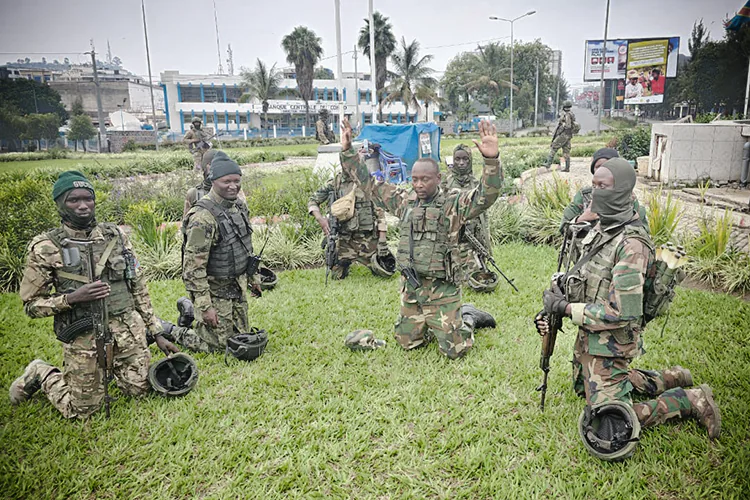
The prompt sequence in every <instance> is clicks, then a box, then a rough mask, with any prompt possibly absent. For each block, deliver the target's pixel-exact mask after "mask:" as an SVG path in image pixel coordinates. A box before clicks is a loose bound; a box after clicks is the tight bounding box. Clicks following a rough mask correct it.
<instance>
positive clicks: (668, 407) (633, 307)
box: [536, 158, 721, 460]
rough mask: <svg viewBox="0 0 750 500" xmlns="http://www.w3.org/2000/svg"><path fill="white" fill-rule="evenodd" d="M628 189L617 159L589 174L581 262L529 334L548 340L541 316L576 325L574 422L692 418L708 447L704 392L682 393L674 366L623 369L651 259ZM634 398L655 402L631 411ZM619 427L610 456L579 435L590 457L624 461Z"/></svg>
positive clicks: (709, 411)
mask: <svg viewBox="0 0 750 500" xmlns="http://www.w3.org/2000/svg"><path fill="white" fill-rule="evenodd" d="M635 181H636V178H635V172H634V171H633V167H632V166H631V165H630V164H629V163H628V162H627V161H625V160H623V159H621V158H614V159H610V160H608V161H606V162H604V164H603V165H602V166H601V167H600V168H599V169H597V170H596V172H595V173H594V179H593V190H592V202H591V210H592V211H593V212H594V213H596V214H597V215H598V223H597V225H596V226H595V227H594V228H593V229H592V230H591V231H590V232H589V234H588V235H587V236H586V238H584V240H583V242H582V244H583V249H582V254H583V257H581V259H580V260H579V261H578V262H577V263H576V265H575V266H574V267H573V269H572V270H571V271H570V272H568V273H567V274H566V275H565V278H564V290H565V293H563V292H562V291H561V290H560V288H559V287H557V286H553V287H552V289H550V290H545V292H544V314H542V315H540V316H538V317H537V320H536V322H537V326H538V328H539V330H540V333H542V334H543V335H546V334H547V333H548V332H549V325H548V324H547V320H546V317H547V316H546V315H560V316H567V317H569V318H571V319H572V321H573V323H574V324H575V325H578V335H577V337H576V342H575V347H574V351H573V382H574V389H575V391H576V393H577V394H578V395H579V396H580V397H584V398H585V399H586V402H587V409H586V412H584V415H583V416H582V418H581V422H586V421H589V420H591V418H592V417H591V416H592V415H594V414H595V413H596V412H597V411H610V410H611V409H612V408H615V407H619V408H621V409H623V408H624V409H625V410H627V412H628V413H629V415H630V416H631V417H630V418H631V421H630V422H629V426H630V427H629V428H630V429H631V431H629V432H632V429H634V428H639V427H640V426H643V427H650V426H654V425H657V424H660V423H664V422H666V421H667V420H669V419H673V418H687V417H695V418H696V419H698V421H699V422H700V423H701V424H702V425H704V426H705V427H707V428H708V435H709V437H711V438H712V439H714V438H717V437H718V436H719V433H720V430H721V416H720V413H719V408H718V407H717V406H716V403H715V402H714V400H713V396H712V392H711V388H710V387H709V386H708V385H702V386H700V388H698V389H684V387H690V386H691V385H692V384H693V378H692V375H691V373H690V371H689V370H686V369H684V368H682V367H680V366H675V367H673V368H670V369H667V370H663V371H651V370H640V369H631V368H629V365H630V362H631V361H632V360H633V359H634V358H635V357H637V356H640V355H641V354H642V353H643V342H642V339H641V333H642V331H643V327H644V325H645V320H644V306H643V304H644V284H645V282H646V272H647V269H649V267H650V265H651V263H652V262H653V259H654V254H653V243H652V242H651V238H650V236H649V233H648V230H647V229H646V228H645V227H644V226H643V223H642V221H641V219H640V216H639V215H638V212H637V211H635V210H634V207H633V197H632V194H633V187H634V186H635ZM634 394H635V395H642V396H647V397H654V398H655V399H651V400H649V401H645V402H639V403H633V401H632V396H633V395H634ZM622 416H623V415H621V417H622ZM618 418H620V417H618ZM626 420H627V417H626ZM635 420H637V421H635ZM620 421H622V419H621V418H620V420H616V421H614V423H613V424H612V425H613V428H615V431H617V432H615V437H612V436H609V438H607V439H609V440H610V445H615V447H617V446H621V448H620V449H619V450H614V453H610V452H607V450H606V446H600V445H601V444H602V442H601V439H602V438H601V436H599V437H597V434H596V432H595V430H594V431H592V430H591V426H584V428H579V430H581V431H582V435H585V436H586V437H585V438H584V442H586V443H588V445H587V446H589V447H590V449H594V454H596V455H597V456H600V457H601V458H604V459H605V460H610V459H622V458H626V457H627V456H629V454H632V451H633V447H634V443H635V441H632V440H631V441H627V440H624V439H622V435H620V437H619V442H618V441H617V440H616V439H615V438H616V437H617V434H618V432H620V430H622V429H620V430H618V426H619V423H618V422H620ZM626 433H627V432H626ZM591 436H594V437H593V438H592V437H591ZM633 438H637V435H636V436H633ZM597 440H598V441H597Z"/></svg>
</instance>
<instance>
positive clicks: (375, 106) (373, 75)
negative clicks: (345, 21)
mask: <svg viewBox="0 0 750 500" xmlns="http://www.w3.org/2000/svg"><path fill="white" fill-rule="evenodd" d="M369 10H370V12H369V14H370V82H371V83H372V99H371V101H372V108H371V114H372V118H371V119H370V123H378V119H377V118H376V116H375V115H376V114H377V109H378V84H377V71H376V70H377V68H376V67H375V16H374V14H373V10H372V0H370V2H369Z"/></svg>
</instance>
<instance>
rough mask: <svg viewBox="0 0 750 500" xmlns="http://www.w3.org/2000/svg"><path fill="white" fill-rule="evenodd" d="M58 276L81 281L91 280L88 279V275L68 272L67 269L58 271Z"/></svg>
mask: <svg viewBox="0 0 750 500" xmlns="http://www.w3.org/2000/svg"><path fill="white" fill-rule="evenodd" d="M57 276H58V277H59V278H65V279H69V280H73V281H80V282H81V283H88V282H89V279H88V277H87V276H82V275H80V274H73V273H68V272H65V271H57Z"/></svg>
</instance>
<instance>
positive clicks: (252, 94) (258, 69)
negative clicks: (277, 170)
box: [240, 59, 282, 137]
mask: <svg viewBox="0 0 750 500" xmlns="http://www.w3.org/2000/svg"><path fill="white" fill-rule="evenodd" d="M281 77H282V75H281V72H279V71H276V64H274V65H273V66H271V69H268V66H266V63H264V62H263V61H261V60H260V59H257V60H256V61H255V69H254V70H252V71H250V70H247V69H244V68H243V70H242V85H243V86H244V87H245V88H246V89H247V92H246V93H244V94H242V96H241V97H240V102H247V101H249V100H250V99H258V100H259V101H260V102H261V104H262V105H263V123H264V124H265V125H264V127H265V129H266V137H268V101H269V99H273V98H275V97H277V96H278V95H279V91H280V90H281V89H280V88H279V84H280V83H281Z"/></svg>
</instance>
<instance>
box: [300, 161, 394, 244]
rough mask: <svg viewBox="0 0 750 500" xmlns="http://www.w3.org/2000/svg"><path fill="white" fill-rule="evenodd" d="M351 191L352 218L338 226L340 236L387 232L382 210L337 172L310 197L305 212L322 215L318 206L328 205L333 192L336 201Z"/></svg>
mask: <svg viewBox="0 0 750 500" xmlns="http://www.w3.org/2000/svg"><path fill="white" fill-rule="evenodd" d="M352 189H356V190H357V192H356V193H355V197H356V198H355V204H354V217H352V218H351V219H349V220H348V221H346V222H342V223H341V224H340V232H341V234H349V233H353V232H372V231H387V230H388V226H387V224H386V222H385V212H384V211H383V209H382V208H378V207H376V206H375V204H374V203H373V202H372V199H371V197H370V195H369V194H367V193H365V192H364V191H363V190H362V189H361V188H359V187H358V186H357V184H356V183H355V182H353V181H352V180H351V179H348V180H345V179H344V174H343V172H338V173H337V174H336V175H335V176H334V177H332V178H330V179H329V180H328V182H326V184H325V185H324V186H322V187H321V188H320V189H318V190H317V191H315V192H314V193H313V194H312V195H310V200H309V202H308V203H307V211H308V212H309V213H312V211H313V210H318V211H319V212H321V213H322V210H321V209H320V205H322V204H323V203H329V202H330V196H331V194H332V193H334V192H335V193H336V199H339V198H341V197H342V196H344V195H345V194H348V193H350V192H351V190H352ZM329 208H330V207H329Z"/></svg>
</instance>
